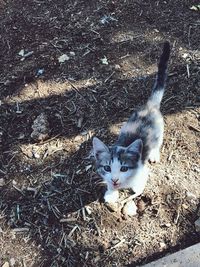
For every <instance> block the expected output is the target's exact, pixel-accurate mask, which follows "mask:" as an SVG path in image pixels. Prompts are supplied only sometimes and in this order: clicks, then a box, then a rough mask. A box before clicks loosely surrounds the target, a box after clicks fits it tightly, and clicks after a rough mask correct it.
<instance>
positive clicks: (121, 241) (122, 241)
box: [110, 239, 125, 249]
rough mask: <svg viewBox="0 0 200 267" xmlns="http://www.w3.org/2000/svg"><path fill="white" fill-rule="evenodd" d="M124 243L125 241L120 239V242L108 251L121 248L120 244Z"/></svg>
mask: <svg viewBox="0 0 200 267" xmlns="http://www.w3.org/2000/svg"><path fill="white" fill-rule="evenodd" d="M124 242H125V239H122V240H120V241H119V242H118V243H117V244H116V245H114V246H112V247H111V248H110V249H114V248H117V247H119V246H121V245H122V243H124Z"/></svg>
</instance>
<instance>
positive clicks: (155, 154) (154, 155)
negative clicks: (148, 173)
mask: <svg viewBox="0 0 200 267" xmlns="http://www.w3.org/2000/svg"><path fill="white" fill-rule="evenodd" d="M149 161H150V162H151V163H158V162H159V161H160V151H159V150H158V149H153V150H152V151H151V152H150V154H149Z"/></svg>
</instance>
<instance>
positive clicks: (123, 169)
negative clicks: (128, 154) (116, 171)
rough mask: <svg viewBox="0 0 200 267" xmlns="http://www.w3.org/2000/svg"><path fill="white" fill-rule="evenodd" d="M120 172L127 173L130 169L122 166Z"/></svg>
mask: <svg viewBox="0 0 200 267" xmlns="http://www.w3.org/2000/svg"><path fill="white" fill-rule="evenodd" d="M120 171H121V172H127V171H128V167H127V166H122V167H121V169H120Z"/></svg>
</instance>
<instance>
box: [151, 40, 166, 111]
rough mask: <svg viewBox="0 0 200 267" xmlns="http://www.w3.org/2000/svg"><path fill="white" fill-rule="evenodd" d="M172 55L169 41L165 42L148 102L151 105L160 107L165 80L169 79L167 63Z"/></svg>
mask: <svg viewBox="0 0 200 267" xmlns="http://www.w3.org/2000/svg"><path fill="white" fill-rule="evenodd" d="M169 55H170V44H169V42H165V43H164V46H163V52H162V55H161V56H160V60H159V63H158V73H157V77H156V81H155V84H154V87H153V90H152V93H151V96H150V98H149V100H148V102H147V104H148V105H149V106H151V107H156V108H160V103H161V101H162V98H163V94H164V90H165V82H166V79H167V63H168V60H169Z"/></svg>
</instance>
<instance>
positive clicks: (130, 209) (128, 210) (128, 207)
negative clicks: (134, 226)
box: [122, 201, 137, 216]
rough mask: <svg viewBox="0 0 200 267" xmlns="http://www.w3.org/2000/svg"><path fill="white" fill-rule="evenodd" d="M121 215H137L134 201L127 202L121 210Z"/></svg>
mask: <svg viewBox="0 0 200 267" xmlns="http://www.w3.org/2000/svg"><path fill="white" fill-rule="evenodd" d="M122 213H123V214H124V215H125V216H127V215H128V216H135V215H136V214H137V206H136V205H135V202H134V201H128V202H127V203H126V204H125V205H124V207H123V208H122Z"/></svg>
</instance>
